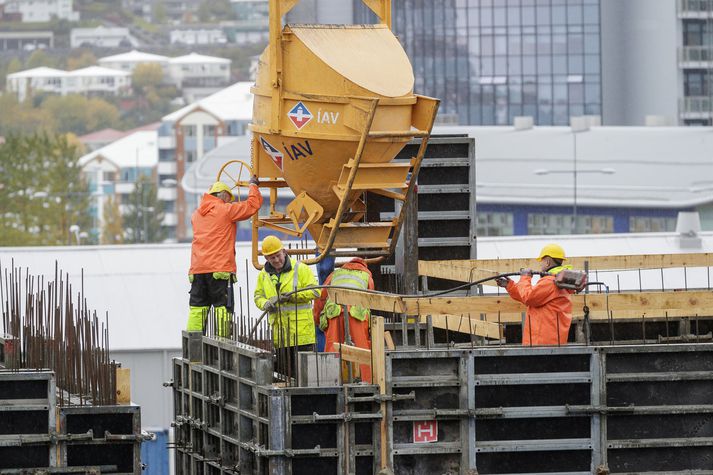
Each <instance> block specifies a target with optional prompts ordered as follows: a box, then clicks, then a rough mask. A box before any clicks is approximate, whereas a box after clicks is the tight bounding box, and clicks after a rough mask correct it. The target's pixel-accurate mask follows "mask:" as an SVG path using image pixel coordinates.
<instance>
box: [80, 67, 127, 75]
mask: <svg viewBox="0 0 713 475" xmlns="http://www.w3.org/2000/svg"><path fill="white" fill-rule="evenodd" d="M67 76H94V77H97V76H123V77H127V76H131V73H130V72H127V71H121V70H119V69H112V68H104V67H101V66H89V67H87V68H82V69H75V70H74V71H69V72H68V73H67Z"/></svg>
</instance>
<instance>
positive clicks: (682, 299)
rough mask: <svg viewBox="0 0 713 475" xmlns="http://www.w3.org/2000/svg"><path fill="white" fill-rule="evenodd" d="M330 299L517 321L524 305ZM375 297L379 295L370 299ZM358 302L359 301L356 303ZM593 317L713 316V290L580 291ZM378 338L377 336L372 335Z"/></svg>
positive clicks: (341, 295)
mask: <svg viewBox="0 0 713 475" xmlns="http://www.w3.org/2000/svg"><path fill="white" fill-rule="evenodd" d="M328 292H329V298H330V299H332V298H333V299H335V300H337V301H339V302H340V304H347V305H362V306H364V307H366V308H370V309H372V310H381V311H385V312H393V311H394V310H393V309H394V308H401V309H403V310H402V311H401V312H398V311H397V312H396V313H405V314H407V315H470V316H471V317H472V316H475V315H480V314H486V315H487V321H491V322H492V321H498V320H497V315H498V312H499V313H500V321H501V322H506V321H518V320H519V319H520V318H521V317H520V314H521V313H522V312H524V311H525V306H524V305H523V304H521V303H519V302H516V301H515V300H513V299H511V298H510V297H509V296H508V295H507V294H502V295H499V296H475V297H402V296H400V295H396V294H380V295H373V294H367V293H364V292H359V291H357V290H341V289H330V290H329V291H328ZM371 297H376V298H373V299H372V298H371ZM357 302H358V303H357ZM585 303H586V304H587V306H588V307H589V308H590V311H591V316H592V318H595V319H596V318H608V316H607V311H610V312H613V314H614V315H613V316H614V318H615V319H617V318H635V317H639V318H640V317H641V315H642V314H646V315H651V314H653V313H656V312H658V313H660V314H661V315H663V314H664V312H668V313H669V316H693V315H713V292H710V291H706V290H689V291H655V292H622V293H615V294H609V296H608V302H607V295H606V294H600V293H597V294H578V295H573V296H572V307H573V310H574V312H575V314H576V313H579V311H580V309H582V307H583V306H584V304H585ZM373 338H374V339H375V337H373Z"/></svg>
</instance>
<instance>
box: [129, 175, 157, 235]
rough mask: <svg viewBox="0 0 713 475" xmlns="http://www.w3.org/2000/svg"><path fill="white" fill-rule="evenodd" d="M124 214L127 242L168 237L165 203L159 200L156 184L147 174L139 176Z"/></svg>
mask: <svg viewBox="0 0 713 475" xmlns="http://www.w3.org/2000/svg"><path fill="white" fill-rule="evenodd" d="M127 201H128V203H127V205H128V209H127V211H126V214H125V215H124V229H125V231H126V242H132V243H147V242H161V241H163V240H164V239H166V234H165V229H164V228H163V227H162V226H161V223H162V222H163V217H164V213H163V204H162V203H161V202H160V201H159V200H158V196H157V192H156V185H155V184H154V183H153V181H152V180H151V178H149V177H148V176H146V175H141V176H139V178H138V180H136V187H135V188H134V191H133V193H131V194H130V195H129V197H128V200H127Z"/></svg>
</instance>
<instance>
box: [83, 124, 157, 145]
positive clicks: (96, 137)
mask: <svg viewBox="0 0 713 475" xmlns="http://www.w3.org/2000/svg"><path fill="white" fill-rule="evenodd" d="M160 125H161V123H160V122H153V123H151V124H146V125H142V126H140V127H137V128H135V129H131V130H116V129H111V128H108V129H102V130H98V131H96V132H91V133H89V134H86V135H82V136H81V137H79V141H80V142H82V143H103V142H114V141H115V140H119V139H120V138H122V137H126V136H127V135H130V134H132V133H134V132H138V131H140V130H158V128H159V126H160Z"/></svg>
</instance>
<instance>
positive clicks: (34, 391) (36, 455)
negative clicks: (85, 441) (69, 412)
mask: <svg viewBox="0 0 713 475" xmlns="http://www.w3.org/2000/svg"><path fill="white" fill-rule="evenodd" d="M55 389H56V388H55V380H54V373H52V372H49V371H42V372H40V371H34V372H10V371H5V370H3V371H0V421H1V422H0V471H4V470H7V469H28V468H35V467H57V445H56V444H55V443H54V440H55V438H56V431H55V414H56V411H55V408H56V399H55Z"/></svg>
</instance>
